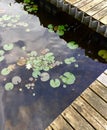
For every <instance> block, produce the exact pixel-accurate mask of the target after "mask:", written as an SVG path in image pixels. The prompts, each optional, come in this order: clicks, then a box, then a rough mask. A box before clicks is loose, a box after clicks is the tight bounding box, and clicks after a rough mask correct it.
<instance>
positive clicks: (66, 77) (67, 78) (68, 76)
mask: <svg viewBox="0 0 107 130" xmlns="http://www.w3.org/2000/svg"><path fill="white" fill-rule="evenodd" d="M60 78H61V80H62V82H63V83H65V84H68V85H70V84H74V82H75V80H76V78H75V76H74V74H72V73H70V72H65V73H64V74H63V75H62V76H60Z"/></svg>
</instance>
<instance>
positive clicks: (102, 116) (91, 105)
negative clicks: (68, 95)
mask: <svg viewBox="0 0 107 130" xmlns="http://www.w3.org/2000/svg"><path fill="white" fill-rule="evenodd" d="M80 97H81V98H82V99H83V100H85V101H86V102H87V103H88V104H89V105H90V106H91V107H92V108H93V109H94V110H95V111H96V112H97V113H98V114H99V115H100V116H102V118H104V120H107V119H106V118H105V117H104V116H103V115H102V114H101V113H100V112H99V111H97V110H96V109H95V107H93V106H92V105H91V104H90V103H89V102H88V101H87V100H86V99H85V98H84V97H83V96H82V95H80Z"/></svg>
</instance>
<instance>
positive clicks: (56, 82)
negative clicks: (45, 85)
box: [50, 79, 61, 88]
mask: <svg viewBox="0 0 107 130" xmlns="http://www.w3.org/2000/svg"><path fill="white" fill-rule="evenodd" d="M60 84H61V83H60V80H59V79H51V80H50V86H51V87H53V88H58V87H59V86H60Z"/></svg>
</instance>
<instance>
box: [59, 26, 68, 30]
mask: <svg viewBox="0 0 107 130" xmlns="http://www.w3.org/2000/svg"><path fill="white" fill-rule="evenodd" d="M58 30H59V31H65V30H66V29H65V26H64V25H58Z"/></svg>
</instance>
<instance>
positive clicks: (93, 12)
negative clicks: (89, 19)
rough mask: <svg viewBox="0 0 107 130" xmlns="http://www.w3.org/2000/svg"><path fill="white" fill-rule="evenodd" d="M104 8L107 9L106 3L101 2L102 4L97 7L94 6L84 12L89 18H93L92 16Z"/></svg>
mask: <svg viewBox="0 0 107 130" xmlns="http://www.w3.org/2000/svg"><path fill="white" fill-rule="evenodd" d="M105 7H107V1H103V2H101V3H99V4H98V5H96V6H94V7H93V8H91V9H89V10H88V11H86V13H87V14H88V15H90V16H93V15H94V14H96V13H98V12H99V11H101V10H102V9H104V8H105Z"/></svg>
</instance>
